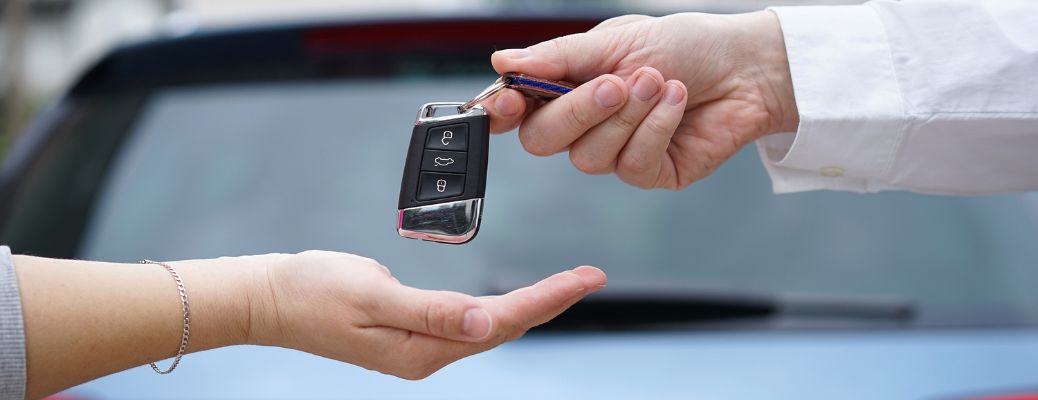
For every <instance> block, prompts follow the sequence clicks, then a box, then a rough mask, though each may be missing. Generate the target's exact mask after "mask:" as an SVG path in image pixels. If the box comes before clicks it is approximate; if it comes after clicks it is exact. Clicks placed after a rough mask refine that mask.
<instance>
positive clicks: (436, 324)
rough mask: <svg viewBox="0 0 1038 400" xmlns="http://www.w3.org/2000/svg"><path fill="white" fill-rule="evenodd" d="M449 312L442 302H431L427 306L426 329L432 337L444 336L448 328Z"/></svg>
mask: <svg viewBox="0 0 1038 400" xmlns="http://www.w3.org/2000/svg"><path fill="white" fill-rule="evenodd" d="M448 314H449V312H448V311H447V306H446V305H444V304H443V303H442V302H438V301H430V302H429V303H427V304H426V305H425V329H426V331H427V332H429V333H430V334H432V335H436V336H442V335H443V334H444V333H445V331H446V328H447V318H448Z"/></svg>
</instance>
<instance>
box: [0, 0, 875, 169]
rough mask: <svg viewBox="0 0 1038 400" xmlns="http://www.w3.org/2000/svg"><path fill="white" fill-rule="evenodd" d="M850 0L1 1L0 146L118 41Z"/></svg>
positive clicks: (847, 0)
mask: <svg viewBox="0 0 1038 400" xmlns="http://www.w3.org/2000/svg"><path fill="white" fill-rule="evenodd" d="M860 2H861V1H853V0H844V1H840V0H830V1H796V0H785V1H765V0H731V1H719V0H689V1H681V0H657V1H650V0H616V1H537V0H534V1H507V0H442V1H438V0H429V1H413V0H383V1H363V0H0V13H2V16H0V46H2V51H0V71H2V72H0V88H2V90H0V119H2V120H0V154H3V153H5V152H4V151H3V149H5V148H6V146H7V145H8V144H9V143H10V142H11V141H12V140H14V138H15V137H16V136H17V135H18V134H19V133H20V132H21V131H22V130H23V129H24V128H25V126H26V124H27V123H28V121H29V120H30V119H31V118H32V117H33V116H34V115H35V114H36V113H37V112H38V111H39V110H40V107H42V106H43V105H44V104H45V103H46V101H48V100H50V99H52V98H53V96H55V95H56V94H58V93H59V92H60V90H61V89H63V88H66V87H67V86H68V85H69V83H70V81H71V80H72V79H75V78H76V77H78V74H79V73H81V72H82V71H83V69H84V68H86V66H87V65H89V63H91V62H94V61H96V60H97V58H98V57H100V56H101V55H103V54H104V52H105V51H107V50H109V49H111V48H112V47H113V46H115V45H117V44H120V43H127V42H133V41H137V40H142V39H145V38H149V37H154V36H157V35H176V34H185V33H187V32H190V31H193V30H195V29H198V28H200V27H221V26H224V27H226V26H240V25H248V24H258V23H263V22H273V21H287V20H292V19H314V18H326V17H327V16H329V15H337V16H350V17H353V18H359V17H365V16H367V17H376V16H377V17H385V16H391V15H451V14H456V13H459V12H463V13H507V12H517V11H531V10H532V11H536V12H542V13H543V12H549V13H550V12H553V11H559V10H571V9H573V8H582V9H584V10H587V9H594V8H599V9H603V10H610V11H611V12H615V11H616V10H625V9H628V10H636V11H639V12H647V13H655V14H662V13H666V12H667V11H680V10H708V11H709V10H714V11H719V12H738V11H749V10H756V9H761V8H763V7H764V6H766V5H780V4H808V3H812V4H814V3H819V4H840V3H860Z"/></svg>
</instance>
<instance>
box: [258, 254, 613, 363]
mask: <svg viewBox="0 0 1038 400" xmlns="http://www.w3.org/2000/svg"><path fill="white" fill-rule="evenodd" d="M264 275H265V276H263V277H262V278H260V279H257V284H256V285H254V286H255V287H256V288H257V289H256V294H254V295H253V296H251V297H253V301H252V303H253V306H252V308H253V311H252V312H251V314H252V317H251V318H250V320H251V322H250V325H251V326H250V329H249V331H250V333H249V335H248V336H250V337H249V338H248V341H249V342H251V343H254V344H264V345H276V346H281V347H289V348H294V349H298V350H302V351H306V352H309V353H313V354H317V355H320V356H324V357H328V358H332V359H336V360H339V361H344V362H348V363H351V364H355V365H359V366H361V367H364V368H368V369H373V370H376V371H379V372H383V373H387V374H392V375H396V376H399V377H402V378H406V379H421V378H424V377H426V376H429V375H430V374H432V373H433V372H435V371H437V370H439V369H440V368H443V367H444V366H446V365H447V364H450V363H452V362H454V361H456V360H458V359H461V358H463V357H466V356H469V355H473V354H476V353H480V352H483V351H486V350H489V349H491V348H494V347H496V346H498V345H500V344H502V343H504V342H507V341H510V340H514V339H517V338H519V337H520V336H522V335H523V333H525V332H526V331H527V330H528V329H530V328H532V327H534V326H537V325H540V324H543V323H545V322H547V321H549V320H551V319H552V318H554V317H555V316H557V315H559V314H560V313H562V312H563V311H565V310H566V309H567V308H569V307H570V306H571V305H573V304H574V303H576V302H577V301H578V300H580V299H581V298H583V297H584V296H586V295H588V294H590V293H592V292H594V291H595V290H598V289H599V288H601V287H603V286H604V285H605V283H606V277H605V274H603V273H602V271H600V270H598V269H597V268H594V267H579V268H576V269H574V270H572V271H566V272H562V273H558V274H555V275H553V276H551V277H548V278H547V279H544V280H543V281H541V282H539V283H537V284H535V285H533V286H530V287H527V288H523V289H519V290H516V291H513V292H511V293H508V294H505V295H502V296H493V297H479V298H477V297H472V296H468V295H464V294H461V293H455V292H442V291H429V290H420V289H415V288H411V287H407V286H404V285H401V284H400V282H398V281H397V280H396V279H395V278H393V276H392V275H390V272H389V269H388V268H386V267H384V266H382V265H380V264H379V263H377V262H375V261H374V260H371V259H367V258H363V257H359V256H354V255H350V254H344V253H334V252H323V251H308V252H304V253H300V254H295V255H286V256H282V258H281V259H280V260H277V261H275V262H273V263H272V264H270V266H269V267H268V268H267V271H266V273H265V274H264Z"/></svg>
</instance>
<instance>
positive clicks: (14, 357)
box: [0, 246, 26, 399]
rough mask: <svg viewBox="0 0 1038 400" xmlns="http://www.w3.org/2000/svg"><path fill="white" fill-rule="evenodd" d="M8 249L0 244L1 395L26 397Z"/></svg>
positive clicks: (15, 278)
mask: <svg viewBox="0 0 1038 400" xmlns="http://www.w3.org/2000/svg"><path fill="white" fill-rule="evenodd" d="M18 293H19V292H18V276H17V275H16V274H15V272H14V261H13V260H12V258H11V249H10V248H8V247H7V246H0V399H23V398H25V379H26V377H25V328H24V327H23V323H22V302H21V297H20V296H19V294H18Z"/></svg>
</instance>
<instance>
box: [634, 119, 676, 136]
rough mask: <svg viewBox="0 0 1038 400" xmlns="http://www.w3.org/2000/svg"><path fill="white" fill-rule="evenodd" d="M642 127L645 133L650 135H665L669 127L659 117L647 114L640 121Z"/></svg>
mask: <svg viewBox="0 0 1038 400" xmlns="http://www.w3.org/2000/svg"><path fill="white" fill-rule="evenodd" d="M641 126H642V128H645V131H646V133H648V134H651V135H665V134H667V132H668V131H669V130H670V128H669V127H668V126H667V125H666V124H665V123H664V121H661V120H660V118H659V117H653V116H649V118H646V119H645V120H644V121H642V123H641Z"/></svg>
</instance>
